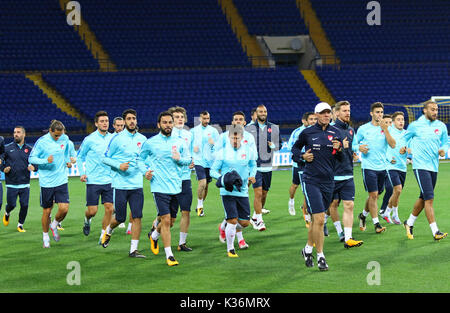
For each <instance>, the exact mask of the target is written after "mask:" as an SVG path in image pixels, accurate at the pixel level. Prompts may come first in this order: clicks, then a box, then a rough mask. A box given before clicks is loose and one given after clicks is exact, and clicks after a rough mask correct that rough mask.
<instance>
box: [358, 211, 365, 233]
mask: <svg viewBox="0 0 450 313" xmlns="http://www.w3.org/2000/svg"><path fill="white" fill-rule="evenodd" d="M358 218H359V230H360V231H366V217H365V216H364V215H363V214H362V213H359V215H358Z"/></svg>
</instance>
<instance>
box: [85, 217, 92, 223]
mask: <svg viewBox="0 0 450 313" xmlns="http://www.w3.org/2000/svg"><path fill="white" fill-rule="evenodd" d="M91 220H92V217H91V218H89V219H88V218H87V217H86V216H85V217H84V222H85V223H88V224H89V225H91Z"/></svg>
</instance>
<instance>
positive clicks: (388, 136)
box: [380, 119, 396, 149]
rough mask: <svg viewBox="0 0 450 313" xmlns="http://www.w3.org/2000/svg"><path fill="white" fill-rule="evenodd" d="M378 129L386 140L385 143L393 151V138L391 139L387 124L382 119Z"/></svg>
mask: <svg viewBox="0 0 450 313" xmlns="http://www.w3.org/2000/svg"><path fill="white" fill-rule="evenodd" d="M380 127H381V129H383V131H384V137H385V138H386V141H387V143H388V145H389V146H390V147H391V148H392V149H394V148H395V144H396V142H395V139H394V137H392V135H391V133H390V132H389V126H388V124H387V123H386V122H385V121H384V120H383V119H382V120H381V121H380Z"/></svg>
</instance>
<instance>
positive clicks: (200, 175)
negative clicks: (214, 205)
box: [194, 165, 207, 216]
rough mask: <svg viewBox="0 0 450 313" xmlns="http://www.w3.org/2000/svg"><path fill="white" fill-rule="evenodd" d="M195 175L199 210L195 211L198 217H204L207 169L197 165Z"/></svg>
mask: <svg viewBox="0 0 450 313" xmlns="http://www.w3.org/2000/svg"><path fill="white" fill-rule="evenodd" d="M194 168H195V175H196V177H197V182H198V183H197V208H196V209H195V211H196V212H197V216H204V213H203V201H204V196H205V188H206V185H207V183H206V172H205V168H204V167H203V166H200V165H195V167H194Z"/></svg>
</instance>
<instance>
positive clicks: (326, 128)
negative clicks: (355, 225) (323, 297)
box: [292, 102, 342, 271]
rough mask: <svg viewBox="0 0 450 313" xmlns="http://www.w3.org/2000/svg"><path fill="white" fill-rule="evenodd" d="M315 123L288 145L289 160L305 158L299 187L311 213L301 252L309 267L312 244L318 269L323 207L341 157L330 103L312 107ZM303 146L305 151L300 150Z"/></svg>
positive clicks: (321, 263) (329, 197)
mask: <svg viewBox="0 0 450 313" xmlns="http://www.w3.org/2000/svg"><path fill="white" fill-rule="evenodd" d="M314 113H316V114H317V123H316V124H315V125H313V126H311V127H308V128H306V129H304V130H303V131H302V133H301V134H300V136H299V138H298V140H297V141H296V142H295V144H294V146H293V147H292V160H293V161H295V162H297V163H298V162H301V160H302V159H303V160H305V161H306V165H305V168H304V171H303V181H302V184H303V191H304V193H305V197H306V204H307V207H308V212H309V213H310V214H311V216H312V221H311V226H310V227H309V229H308V241H307V243H306V246H305V248H304V249H302V251H301V253H302V255H303V257H304V259H305V265H306V266H307V267H313V266H314V263H313V256H312V252H313V247H314V245H315V247H316V251H317V264H318V268H319V270H321V271H326V270H328V264H327V262H326V260H325V255H324V253H323V244H324V233H323V226H324V223H325V211H326V210H327V209H328V207H329V206H330V203H331V200H332V198H333V191H334V169H335V167H336V161H337V160H338V159H341V158H342V138H341V137H340V131H339V130H338V129H337V128H336V127H334V126H332V125H330V121H331V107H330V105H329V104H328V103H325V102H320V103H318V104H317V105H316V107H315V108H314ZM303 147H305V150H306V151H305V152H304V153H303V152H301V151H302V148H303Z"/></svg>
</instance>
